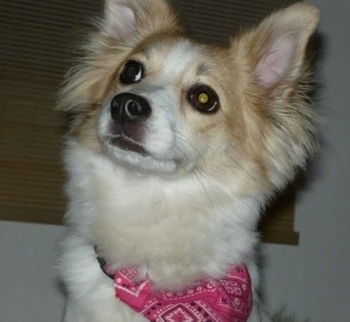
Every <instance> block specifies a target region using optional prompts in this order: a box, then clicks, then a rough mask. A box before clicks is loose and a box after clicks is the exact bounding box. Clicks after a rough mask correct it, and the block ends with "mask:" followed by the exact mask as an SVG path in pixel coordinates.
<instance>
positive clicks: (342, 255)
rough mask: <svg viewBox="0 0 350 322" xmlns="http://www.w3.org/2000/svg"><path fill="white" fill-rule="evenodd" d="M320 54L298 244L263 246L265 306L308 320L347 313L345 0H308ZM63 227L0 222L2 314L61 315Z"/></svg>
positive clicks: (41, 321) (349, 46)
mask: <svg viewBox="0 0 350 322" xmlns="http://www.w3.org/2000/svg"><path fill="white" fill-rule="evenodd" d="M312 2H313V3H315V4H316V5H318V6H319V8H320V9H321V14H322V22H321V25H322V28H321V31H322V33H323V34H324V36H325V45H326V47H325V54H324V58H323V60H322V62H321V80H322V82H323V83H324V87H325V88H324V90H323V91H322V100H321V101H320V105H321V107H322V109H323V110H324V111H325V112H324V119H325V121H324V123H325V126H324V128H323V130H322V133H323V138H324V141H325V146H324V147H323V150H322V153H321V155H320V160H319V162H318V167H317V169H316V173H315V179H314V180H313V181H312V183H311V184H309V185H308V186H307V189H306V190H305V191H304V192H303V193H302V194H300V196H299V197H300V198H299V202H298V205H297V224H296V228H297V230H298V231H299V232H300V234H301V242H300V246H299V247H287V246H278V245H268V246H265V247H264V253H265V254H266V259H265V264H266V269H265V282H266V285H267V286H266V288H265V292H266V295H267V300H268V302H269V306H270V308H272V309H277V308H279V307H280V306H282V305H285V304H286V305H287V307H288V309H289V310H290V311H291V312H296V316H297V317H299V318H307V317H311V318H312V321H313V322H348V321H350V313H349V310H350V309H349V303H350V171H349V166H350V143H349V142H350V81H349V78H350V37H349V30H350V20H349V19H348V17H349V15H350V1H344V0H333V1H329V0H314V1H312ZM61 234H62V228H61V227H52V226H41V225H29V224H15V223H0V254H1V259H0V321H1V322H24V321H25V322H59V321H60V317H61V313H62V310H63V299H62V297H61V296H60V294H59V292H58V290H57V289H56V285H55V280H54V271H53V264H54V259H53V258H54V256H55V252H56V244H57V240H58V239H59V238H60V236H61Z"/></svg>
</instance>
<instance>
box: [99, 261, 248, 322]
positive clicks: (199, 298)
mask: <svg viewBox="0 0 350 322" xmlns="http://www.w3.org/2000/svg"><path fill="white" fill-rule="evenodd" d="M99 262H100V264H101V267H102V269H103V271H104V272H105V273H106V274H107V275H108V276H110V277H111V278H112V279H113V280H114V288H115V294H116V297H117V299H119V300H120V301H122V302H124V303H125V304H127V305H128V306H129V307H131V308H132V309H133V310H135V311H136V312H138V313H139V314H141V315H143V316H144V317H145V318H146V319H148V320H149V321H151V322H246V321H247V320H248V318H249V315H250V312H251V309H252V287H251V281H250V277H249V273H248V270H247V267H246V266H245V265H234V266H233V267H232V268H231V269H230V271H229V272H228V274H227V275H226V276H225V277H224V278H222V279H218V280H214V279H205V280H202V281H199V282H198V283H196V284H195V285H194V286H192V287H189V288H186V289H184V290H182V291H180V292H169V291H165V292H160V291H157V290H153V288H152V282H151V281H150V280H149V279H145V280H143V281H140V282H135V278H136V276H137V274H138V270H137V269H136V268H133V269H123V270H120V271H118V272H116V273H114V274H111V273H110V272H108V267H107V266H106V265H105V262H104V261H103V260H101V259H100V258H99Z"/></svg>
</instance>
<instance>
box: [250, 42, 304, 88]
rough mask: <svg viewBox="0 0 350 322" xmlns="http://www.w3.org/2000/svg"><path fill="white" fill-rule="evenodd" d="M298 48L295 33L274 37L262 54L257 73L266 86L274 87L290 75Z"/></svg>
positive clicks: (261, 82)
mask: <svg viewBox="0 0 350 322" xmlns="http://www.w3.org/2000/svg"><path fill="white" fill-rule="evenodd" d="M297 49H298V42H297V40H296V37H295V35H284V36H280V37H277V39H274V40H273V41H272V43H270V45H269V47H268V48H267V52H266V53H265V54H264V55H263V56H262V58H261V60H260V62H259V64H258V66H257V69H256V73H257V76H258V79H259V82H260V84H261V85H262V86H264V87H272V86H274V85H275V84H277V83H278V82H280V81H281V80H283V79H284V78H285V77H286V76H288V73H289V71H290V70H291V68H292V66H293V64H294V63H295V58H296V57H295V55H296V53H297Z"/></svg>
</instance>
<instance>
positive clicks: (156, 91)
mask: <svg viewBox="0 0 350 322" xmlns="http://www.w3.org/2000/svg"><path fill="white" fill-rule="evenodd" d="M214 64H215V63H214V62H213V61H212V60H211V59H210V58H209V57H208V55H206V48H205V47H202V46H200V45H197V44H194V43H191V42H190V41H189V40H187V39H185V38H182V37H178V38H176V39H169V38H168V37H164V38H162V37H161V38H159V39H155V40H153V41H151V42H149V43H146V44H144V45H141V46H140V47H138V48H137V49H136V50H135V51H134V52H133V53H132V54H131V55H129V56H128V57H127V58H126V59H125V60H124V61H123V62H122V64H121V65H120V67H119V68H118V71H117V73H116V82H115V84H114V86H113V87H114V88H113V89H112V91H111V93H110V94H109V95H108V97H107V98H106V100H105V102H104V103H103V107H102V110H101V112H100V114H99V121H98V137H99V140H100V142H101V144H102V145H103V147H104V149H105V150H106V151H107V153H108V155H109V156H110V157H111V158H114V159H115V160H116V161H117V162H118V161H120V162H122V163H123V164H125V165H127V166H130V165H131V166H133V167H135V168H136V169H138V170H146V171H149V170H151V171H156V172H167V173H169V172H176V171H178V170H179V169H180V168H181V169H184V168H185V169H190V168H191V167H193V166H195V165H196V164H197V162H198V161H199V160H198V159H199V158H201V157H203V154H205V153H206V152H205V151H206V150H207V148H208V145H209V146H212V147H214V146H216V145H217V144H219V141H220V140H221V138H220V137H219V135H215V132H214V133H213V134H212V135H209V136H208V137H207V138H206V139H205V136H206V134H205V132H206V131H208V130H209V131H210V128H211V127H214V126H215V125H216V124H219V123H221V124H222V123H223V121H224V117H223V113H222V106H221V105H222V103H221V99H220V96H221V95H219V94H218V93H220V94H221V93H222V92H223V90H222V86H221V85H220V79H218V77H216V75H215V72H210V70H211V69H214V70H215V65H214Z"/></svg>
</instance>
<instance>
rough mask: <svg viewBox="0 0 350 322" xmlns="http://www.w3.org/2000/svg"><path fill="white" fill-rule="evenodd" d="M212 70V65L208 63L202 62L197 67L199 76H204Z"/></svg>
mask: <svg viewBox="0 0 350 322" xmlns="http://www.w3.org/2000/svg"><path fill="white" fill-rule="evenodd" d="M209 70H210V67H209V65H208V64H206V63H201V64H200V65H199V66H198V68H197V76H202V75H205V74H208V73H209Z"/></svg>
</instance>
